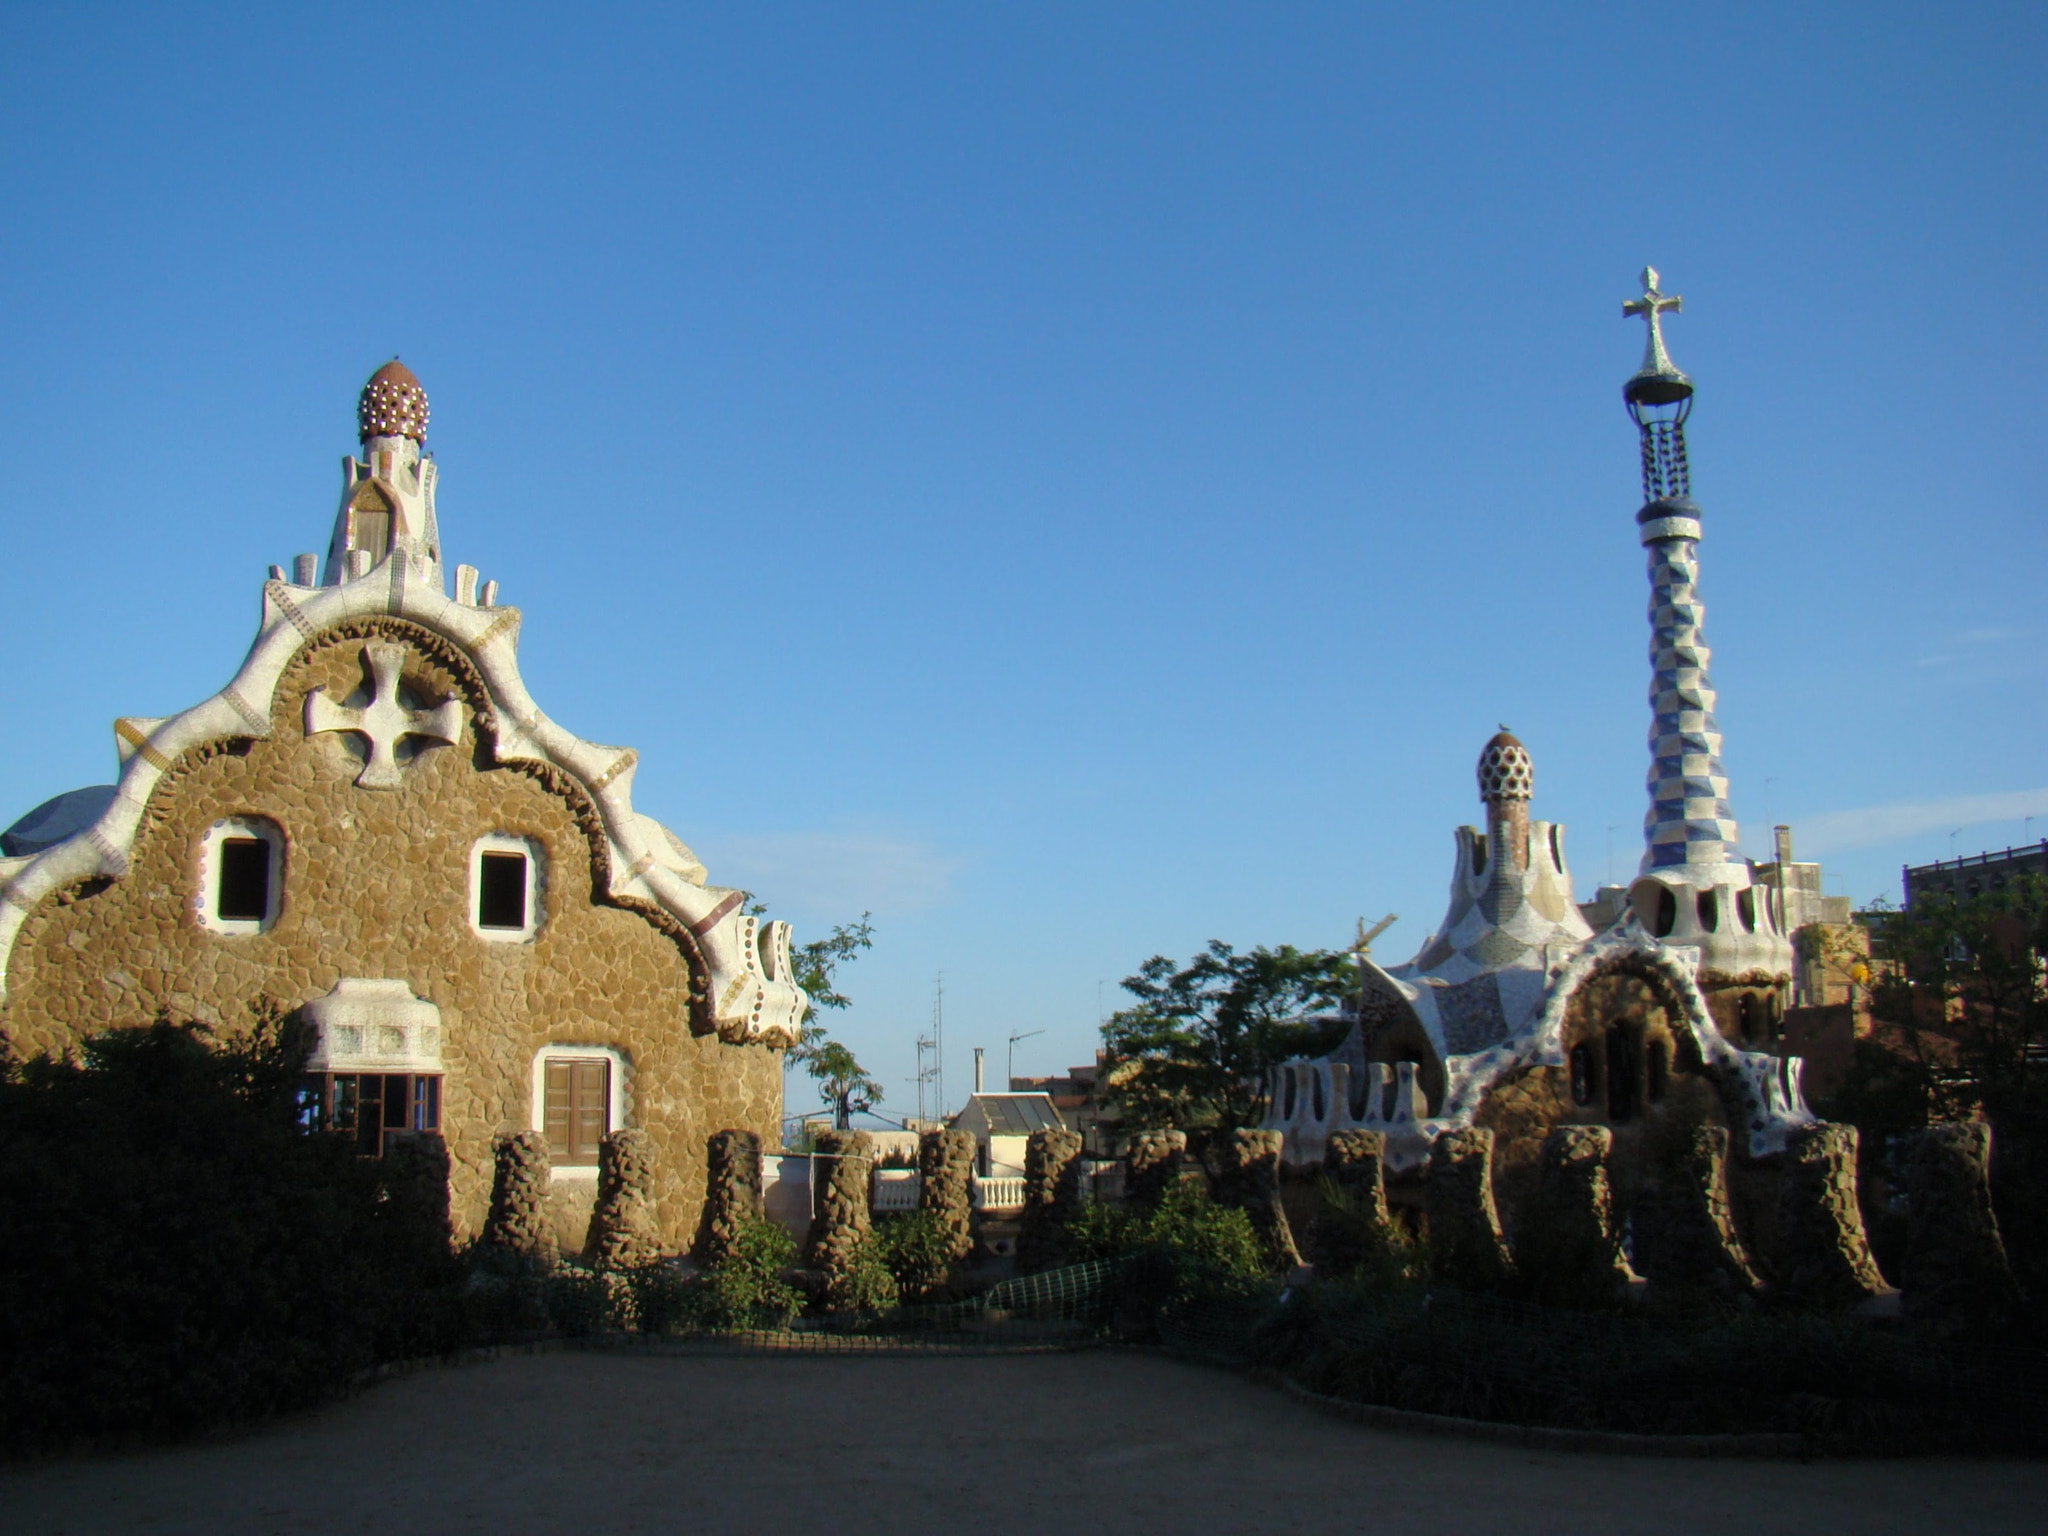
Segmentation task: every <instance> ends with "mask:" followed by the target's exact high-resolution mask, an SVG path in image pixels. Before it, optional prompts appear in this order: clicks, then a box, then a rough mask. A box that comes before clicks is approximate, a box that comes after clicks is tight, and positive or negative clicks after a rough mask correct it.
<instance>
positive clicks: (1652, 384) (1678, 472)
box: [1621, 267, 1698, 516]
mask: <svg viewBox="0 0 2048 1536" xmlns="http://www.w3.org/2000/svg"><path fill="white" fill-rule="evenodd" d="M1659 281H1660V279H1659V277H1658V275H1657V269H1656V268H1655V267H1644V268H1643V271H1642V284H1643V293H1642V297H1641V298H1636V299H1624V300H1623V301H1622V305H1621V313H1622V315H1623V317H1624V318H1626V317H1627V316H1630V315H1641V316H1642V317H1643V322H1644V324H1645V325H1646V326H1647V327H1648V328H1649V335H1648V336H1647V337H1645V338H1644V341H1643V366H1642V367H1640V368H1638V369H1637V370H1636V371H1635V372H1634V373H1633V374H1631V375H1630V376H1629V380H1628V382H1627V383H1626V384H1624V385H1622V386H1621V398H1622V399H1623V400H1625V401H1626V402H1627V403H1628V414H1629V419H1630V420H1631V421H1633V422H1634V423H1635V424H1636V430H1637V431H1638V432H1639V433H1640V434H1641V435H1642V449H1643V501H1644V504H1645V507H1646V508H1647V507H1649V506H1652V505H1655V504H1657V503H1660V502H1662V503H1672V504H1678V505H1683V506H1686V507H1690V506H1691V504H1692V470H1691V468H1690V467H1689V465H1688V464H1687V462H1686V457H1685V419H1686V417H1688V416H1690V415H1691V414H1692V393H1693V390H1692V380H1691V379H1690V378H1688V377H1687V376H1686V375H1685V373H1684V371H1683V370H1682V369H1680V368H1679V366H1678V365H1677V364H1676V363H1674V362H1672V361H1671V354H1670V353H1669V352H1667V351H1665V350H1664V325H1663V317H1664V316H1665V315H1667V314H1674V315H1675V314H1680V313H1683V311H1684V309H1685V300H1684V299H1683V298H1682V297H1680V296H1679V295H1678V294H1675V293H1665V292H1664V291H1663V290H1662V289H1661V288H1659V287H1658V283H1659ZM1691 515H1693V516H1697V515H1698V514H1697V513H1693V514H1691Z"/></svg>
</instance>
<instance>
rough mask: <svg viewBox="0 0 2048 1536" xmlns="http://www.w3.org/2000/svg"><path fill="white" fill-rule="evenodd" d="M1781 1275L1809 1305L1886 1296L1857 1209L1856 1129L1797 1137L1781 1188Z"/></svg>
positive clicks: (1826, 1129)
mask: <svg viewBox="0 0 2048 1536" xmlns="http://www.w3.org/2000/svg"><path fill="white" fill-rule="evenodd" d="M1778 1197H1779V1217H1778V1242H1779V1252H1778V1254H1777V1259H1778V1265H1777V1267H1778V1269H1779V1271H1780V1273H1781V1276H1782V1279H1783V1283H1784V1287H1785V1289H1786V1290H1787V1291H1789V1292H1790V1293H1792V1294H1793V1295H1795V1296H1800V1297H1803V1298H1806V1299H1808V1300H1811V1301H1819V1302H1828V1303H1834V1304H1836V1305H1850V1304H1853V1303H1855V1302H1859V1301H1863V1300H1865V1299H1867V1298H1868V1297H1871V1296H1875V1295H1877V1294H1878V1293H1879V1292H1880V1291H1883V1290H1884V1289H1885V1282H1884V1276H1883V1275H1881V1274H1879V1273H1878V1269H1877V1261H1876V1260H1875V1259H1874V1258H1872V1257H1871V1255H1870V1242H1869V1240H1868V1239H1867V1238H1866V1237H1865V1235H1864V1231H1863V1211H1862V1208H1861V1207H1860V1206H1859V1205H1858V1204H1857V1203H1856V1127H1855V1126H1853V1125H1833V1124H1828V1123H1825V1122H1823V1123H1822V1124H1819V1125H1812V1126H1808V1127H1807V1128H1806V1129H1805V1130H1803V1131H1801V1132H1799V1133H1798V1134H1797V1135H1796V1136H1794V1137H1793V1138H1792V1140H1791V1142H1790V1144H1789V1146H1788V1147H1787V1149H1786V1153H1785V1172H1784V1177H1783V1181H1782V1182H1781V1183H1780V1184H1779V1186H1778Z"/></svg>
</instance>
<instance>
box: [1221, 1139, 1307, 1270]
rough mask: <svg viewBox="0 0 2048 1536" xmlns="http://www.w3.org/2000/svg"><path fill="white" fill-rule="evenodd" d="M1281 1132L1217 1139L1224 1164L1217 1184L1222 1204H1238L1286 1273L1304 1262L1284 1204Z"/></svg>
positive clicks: (1272, 1258) (1277, 1266)
mask: <svg viewBox="0 0 2048 1536" xmlns="http://www.w3.org/2000/svg"><path fill="white" fill-rule="evenodd" d="M1281 1141H1282V1135H1281V1133H1280V1132H1279V1131H1242V1130H1240V1131H1232V1132H1230V1133H1229V1134H1228V1135H1225V1136H1221V1137H1219V1138H1218V1139H1217V1155H1218V1156H1219V1158H1220V1159H1221V1161H1222V1168H1221V1170H1220V1175H1221V1176H1220V1177H1219V1178H1218V1179H1217V1181H1216V1199H1217V1203H1218V1204H1220V1205H1234V1206H1237V1207H1238V1208H1239V1209H1240V1210H1242V1211H1243V1212H1244V1213H1245V1214H1246V1215H1247V1216H1249V1217H1251V1219H1252V1226H1253V1228H1254V1229H1255V1230H1256V1231H1257V1232H1258V1234H1259V1241H1260V1242H1261V1243H1262V1244H1263V1245H1264V1247H1265V1249H1266V1257H1267V1260H1268V1262H1269V1263H1271V1264H1272V1265H1273V1267H1274V1268H1275V1269H1278V1270H1280V1271H1281V1272H1282V1273H1285V1272H1286V1271H1288V1270H1290V1269H1293V1268H1294V1267H1295V1266H1296V1265H1298V1264H1300V1263H1301V1252H1300V1250H1299V1249H1297V1248H1296V1247H1295V1246H1294V1232H1293V1230H1292V1229H1291V1228H1290V1227H1289V1226H1288V1224H1287V1211H1286V1209H1285V1207H1283V1206H1282V1205H1281V1204H1280V1146H1281Z"/></svg>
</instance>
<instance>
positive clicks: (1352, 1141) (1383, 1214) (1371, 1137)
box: [1323, 1130, 1391, 1227]
mask: <svg viewBox="0 0 2048 1536" xmlns="http://www.w3.org/2000/svg"><path fill="white" fill-rule="evenodd" d="M1386 1164H1387V1137H1386V1133H1385V1132H1384V1131H1359V1130H1349V1131H1335V1132H1333V1133H1331V1136H1330V1144H1329V1147H1328V1148H1327V1149H1326V1150H1325V1151H1324V1153H1323V1167H1324V1169H1325V1170H1326V1171H1327V1172H1328V1173H1329V1175H1330V1177H1331V1179H1333V1180H1334V1181H1335V1182H1336V1184H1337V1187H1338V1188H1339V1189H1342V1190H1345V1191H1347V1192H1349V1193H1351V1194H1353V1195H1354V1197H1355V1198H1356V1199H1357V1200H1358V1201H1359V1202H1360V1204H1361V1206H1362V1207H1363V1209H1362V1211H1361V1214H1362V1215H1364V1216H1365V1218H1366V1219H1367V1220H1369V1221H1373V1222H1376V1223H1378V1224H1379V1225H1380V1226H1382V1227H1384V1226H1386V1225H1387V1224H1388V1222H1389V1221H1390V1220H1391V1218H1390V1217H1389V1216H1388V1214H1387V1174H1386Z"/></svg>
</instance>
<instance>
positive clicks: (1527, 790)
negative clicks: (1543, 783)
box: [1479, 731, 1536, 800]
mask: <svg viewBox="0 0 2048 1536" xmlns="http://www.w3.org/2000/svg"><path fill="white" fill-rule="evenodd" d="M1535 788H1536V765H1535V763H1533V762H1531V761H1530V759H1529V749H1528V748H1527V747H1525V746H1523V745H1522V744H1521V743H1520V742H1519V741H1517V740H1515V738H1514V737H1512V736H1510V735H1509V734H1508V733H1507V732H1506V731H1502V732H1500V733H1499V734H1498V735H1496V736H1495V737H1494V738H1493V740H1491V741H1489V742H1488V743H1487V744H1486V748H1485V750H1484V751H1482V752H1481V753H1480V754H1479V798H1480V799H1482V800H1526V799H1528V798H1529V796H1530V794H1531V793H1532V792H1534V790H1535Z"/></svg>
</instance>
